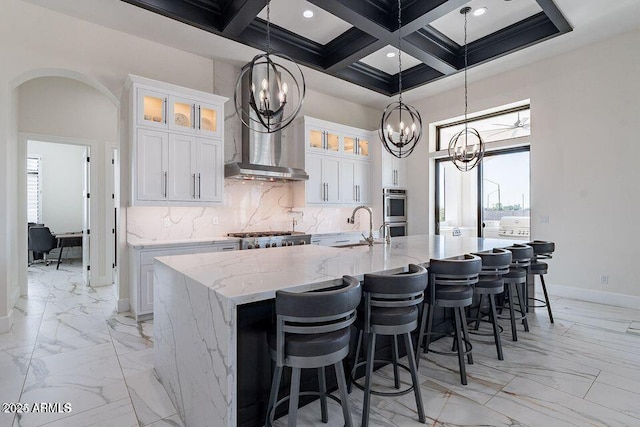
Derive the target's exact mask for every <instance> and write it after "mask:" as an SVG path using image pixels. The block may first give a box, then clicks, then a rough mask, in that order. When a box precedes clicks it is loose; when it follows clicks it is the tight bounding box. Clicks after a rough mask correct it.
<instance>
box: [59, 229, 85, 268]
mask: <svg viewBox="0 0 640 427" xmlns="http://www.w3.org/2000/svg"><path fill="white" fill-rule="evenodd" d="M54 237H55V238H56V239H57V240H58V248H60V253H58V265H56V270H58V269H59V268H60V261H61V260H62V250H63V249H64V248H71V247H73V246H80V247H82V232H81V231H80V232H77V233H65V234H56V235H55V236H54Z"/></svg>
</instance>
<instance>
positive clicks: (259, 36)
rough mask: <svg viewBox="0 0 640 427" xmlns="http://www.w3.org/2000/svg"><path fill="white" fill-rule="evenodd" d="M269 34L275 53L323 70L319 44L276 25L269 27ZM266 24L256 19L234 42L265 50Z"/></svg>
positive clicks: (322, 57)
mask: <svg viewBox="0 0 640 427" xmlns="http://www.w3.org/2000/svg"><path fill="white" fill-rule="evenodd" d="M269 31H270V34H271V36H270V37H271V48H272V50H273V51H274V52H276V53H284V54H285V55H287V56H290V57H291V58H293V59H294V60H295V61H299V62H301V63H303V64H305V65H308V66H310V67H312V68H315V69H317V70H321V71H322V70H323V65H324V56H323V47H322V45H321V44H320V43H316V42H314V41H312V40H309V39H305V38H303V37H300V36H298V35H296V34H294V33H292V32H291V31H288V30H285V29H283V28H281V27H278V26H277V25H273V24H271V25H270V27H269ZM266 37H267V22H266V21H263V20H262V19H260V18H256V19H255V20H254V21H253V22H252V23H251V24H249V26H248V27H247V28H245V30H244V31H243V32H242V33H240V35H239V36H238V37H237V38H236V40H238V41H240V42H242V43H244V44H246V45H248V46H251V47H254V48H256V49H260V50H262V51H264V50H266V48H267V46H266Z"/></svg>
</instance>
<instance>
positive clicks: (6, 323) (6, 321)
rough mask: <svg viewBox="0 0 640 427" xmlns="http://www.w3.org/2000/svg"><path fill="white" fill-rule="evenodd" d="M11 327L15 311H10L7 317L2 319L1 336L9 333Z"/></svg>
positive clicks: (0, 324) (0, 321)
mask: <svg viewBox="0 0 640 427" xmlns="http://www.w3.org/2000/svg"><path fill="white" fill-rule="evenodd" d="M11 325H13V309H11V310H9V314H7V315H6V316H2V317H0V334H2V333H4V332H9V329H11Z"/></svg>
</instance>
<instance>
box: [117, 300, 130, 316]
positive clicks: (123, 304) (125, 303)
mask: <svg viewBox="0 0 640 427" xmlns="http://www.w3.org/2000/svg"><path fill="white" fill-rule="evenodd" d="M127 311H131V304H130V303H129V298H122V299H119V300H118V313H125V312H127Z"/></svg>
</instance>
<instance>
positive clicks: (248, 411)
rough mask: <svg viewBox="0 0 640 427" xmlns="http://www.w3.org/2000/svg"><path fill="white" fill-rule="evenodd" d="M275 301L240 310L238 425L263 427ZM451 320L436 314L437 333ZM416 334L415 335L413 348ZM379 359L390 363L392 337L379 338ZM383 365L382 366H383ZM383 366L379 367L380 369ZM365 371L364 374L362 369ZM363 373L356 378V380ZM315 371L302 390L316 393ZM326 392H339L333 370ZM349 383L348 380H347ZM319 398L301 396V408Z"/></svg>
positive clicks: (286, 378)
mask: <svg viewBox="0 0 640 427" xmlns="http://www.w3.org/2000/svg"><path fill="white" fill-rule="evenodd" d="M274 320H275V304H274V300H268V301H260V302H256V303H252V304H245V305H241V306H239V307H238V357H237V360H238V370H237V372H238V381H237V384H238V394H237V396H238V400H237V402H238V403H237V407H236V408H237V411H238V417H237V421H238V426H241V427H245V426H246V427H254V426H256V427H257V426H263V425H264V421H265V416H266V413H267V405H268V402H269V392H270V390H271V375H272V372H273V364H272V361H271V357H270V355H269V346H268V344H267V334H268V332H269V330H270V329H271V328H272V327H273V325H274V324H275V322H274ZM450 324H451V322H450V319H449V317H448V316H445V311H444V310H443V309H437V310H436V312H435V313H434V325H435V326H434V330H436V331H442V332H448V331H450V330H451V327H450ZM356 338H357V333H356V329H355V328H353V330H352V334H351V352H354V351H355V347H356V345H355V344H356V343H355V340H356ZM416 340H417V332H416V333H415V334H414V345H415V341H416ZM376 341H377V344H376V359H379V360H391V337H386V336H380V337H379V338H378V339H376ZM398 341H399V342H398V344H399V354H400V357H402V356H404V355H405V354H406V351H405V349H404V345H403V343H402V340H398ZM352 360H353V354H351V353H350V354H349V357H348V358H347V359H346V360H345V361H344V364H345V372H349V370H350V366H349V364H350V362H351V361H352ZM381 366H382V365H381ZM381 366H380V367H381ZM362 371H364V370H363V369H362ZM290 375H291V370H290V369H285V370H284V374H283V378H282V382H281V384H280V394H279V397H280V398H282V397H283V396H286V395H288V394H289V386H290ZM363 375H364V373H362V374H359V375H356V377H357V378H360V377H361V376H363ZM317 377H318V376H317V371H316V370H315V369H304V370H303V371H302V379H301V384H300V390H301V391H317V390H318V378H317ZM326 378H327V390H328V391H330V392H331V391H335V390H337V388H338V387H337V382H336V377H335V373H334V372H333V369H332V368H329V369H326ZM347 381H349V380H348V379H347ZM315 399H317V397H314V396H300V406H304V405H306V404H307V403H309V402H312V401H313V400H315ZM287 409H288V406H287V403H283V404H282V405H281V406H280V407H279V408H278V410H277V411H276V418H279V417H281V416H283V415H285V414H286V413H287Z"/></svg>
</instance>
